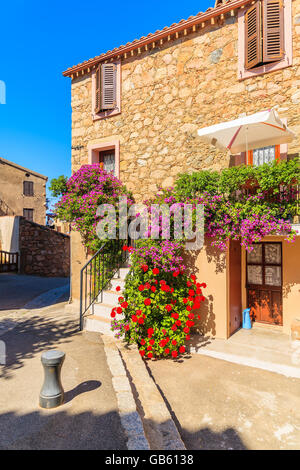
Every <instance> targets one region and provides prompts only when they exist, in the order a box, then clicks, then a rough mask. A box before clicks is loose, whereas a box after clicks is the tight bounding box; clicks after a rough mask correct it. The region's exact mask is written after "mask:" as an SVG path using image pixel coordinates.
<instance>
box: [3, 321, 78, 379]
mask: <svg viewBox="0 0 300 470" xmlns="http://www.w3.org/2000/svg"><path fill="white" fill-rule="evenodd" d="M75 333H78V321H75V320H72V319H67V318H66V320H61V319H60V321H59V322H58V321H57V318H56V316H55V314H54V315H52V314H48V315H45V316H38V315H34V316H30V317H29V316H28V315H27V316H26V317H23V318H22V317H21V318H20V319H18V322H17V326H16V327H15V328H14V329H13V330H11V331H8V332H7V333H5V334H3V335H2V336H1V337H0V338H1V340H2V341H4V342H5V344H6V364H5V366H2V367H1V366H0V378H4V379H9V378H10V376H11V373H12V371H14V370H16V369H19V368H20V367H22V366H23V362H24V361H25V360H26V359H29V358H32V357H34V356H35V355H36V354H37V353H40V352H43V351H45V350H48V349H51V346H52V345H55V347H57V344H58V343H59V342H62V341H63V342H64V343H68V342H70V341H71V340H72V335H74V334H75ZM16 335H17V336H18V340H17V341H16Z"/></svg>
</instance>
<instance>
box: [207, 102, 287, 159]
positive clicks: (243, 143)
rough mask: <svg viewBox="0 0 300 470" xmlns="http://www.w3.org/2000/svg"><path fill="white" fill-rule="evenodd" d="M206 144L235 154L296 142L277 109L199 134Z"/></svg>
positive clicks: (235, 120) (229, 122)
mask: <svg viewBox="0 0 300 470" xmlns="http://www.w3.org/2000/svg"><path fill="white" fill-rule="evenodd" d="M198 135H199V136H200V137H202V138H203V139H204V140H205V141H206V142H208V143H210V144H212V145H215V146H216V147H219V148H222V149H224V148H225V149H228V150H230V152H231V153H232V154H236V153H240V152H244V151H246V150H252V149H255V148H260V147H266V146H267V145H277V144H285V143H288V142H292V140H293V139H294V138H295V134H294V132H292V131H291V130H290V129H289V128H288V127H287V126H286V125H285V124H284V123H283V122H282V120H281V119H280V117H279V116H278V114H277V112H276V111H275V110H274V109H269V110H267V111H261V112H259V113H255V114H251V115H250V116H245V117H242V118H239V119H234V120H233V121H227V122H222V123H221V124H216V125H214V126H209V127H204V128H202V129H199V130H198Z"/></svg>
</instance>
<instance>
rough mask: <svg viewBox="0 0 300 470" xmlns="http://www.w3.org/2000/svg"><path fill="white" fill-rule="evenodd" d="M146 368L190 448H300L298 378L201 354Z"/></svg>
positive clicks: (299, 381) (166, 361)
mask: <svg viewBox="0 0 300 470" xmlns="http://www.w3.org/2000/svg"><path fill="white" fill-rule="evenodd" d="M148 366H149V368H150V370H151V373H152V374H153V377H154V379H155V380H156V383H157V384H158V386H159V388H160V390H161V392H162V393H163V395H164V396H165V398H166V400H167V402H168V404H169V407H170V410H171V411H172V413H173V419H174V420H175V422H176V423H177V426H178V428H179V430H180V434H181V437H182V439H183V441H184V443H185V445H186V447H187V448H188V449H300V379H296V378H288V377H284V376H283V375H280V374H276V373H274V372H269V371H264V370H261V369H255V368H253V367H247V366H242V365H239V364H233V363H230V362H226V361H222V360H219V359H215V358H211V357H206V356H199V355H193V356H187V357H186V358H185V359H183V360H179V361H170V360H161V361H148Z"/></svg>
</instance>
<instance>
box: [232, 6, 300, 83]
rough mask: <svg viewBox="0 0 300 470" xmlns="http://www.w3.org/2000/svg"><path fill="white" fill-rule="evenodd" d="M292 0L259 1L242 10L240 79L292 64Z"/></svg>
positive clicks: (240, 22) (239, 46)
mask: <svg viewBox="0 0 300 470" xmlns="http://www.w3.org/2000/svg"><path fill="white" fill-rule="evenodd" d="M291 17H292V15H291V0H257V1H256V2H255V3H254V4H253V5H251V6H250V7H249V8H247V9H246V10H240V11H239V18H238V28H239V44H238V53H239V78H240V79H243V78H248V77H251V76H255V75H260V74H263V73H267V72H271V71H273V70H278V69H280V68H283V67H287V66H289V65H292V26H291Z"/></svg>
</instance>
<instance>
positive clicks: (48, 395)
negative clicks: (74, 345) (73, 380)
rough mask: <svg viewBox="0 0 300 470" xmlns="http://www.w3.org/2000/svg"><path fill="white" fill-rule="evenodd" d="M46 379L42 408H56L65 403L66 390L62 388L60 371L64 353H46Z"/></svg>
mask: <svg viewBox="0 0 300 470" xmlns="http://www.w3.org/2000/svg"><path fill="white" fill-rule="evenodd" d="M41 360H42V364H43V367H44V373H45V379H44V384H43V386H42V390H41V392H40V407H41V408H55V407H57V406H59V405H61V404H62V403H63V401H64V389H63V388H62V384H61V378H60V371H61V368H62V365H63V362H64V360H65V353H64V352H62V351H55V350H52V351H46V352H44V353H43V354H42V359H41Z"/></svg>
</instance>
